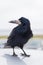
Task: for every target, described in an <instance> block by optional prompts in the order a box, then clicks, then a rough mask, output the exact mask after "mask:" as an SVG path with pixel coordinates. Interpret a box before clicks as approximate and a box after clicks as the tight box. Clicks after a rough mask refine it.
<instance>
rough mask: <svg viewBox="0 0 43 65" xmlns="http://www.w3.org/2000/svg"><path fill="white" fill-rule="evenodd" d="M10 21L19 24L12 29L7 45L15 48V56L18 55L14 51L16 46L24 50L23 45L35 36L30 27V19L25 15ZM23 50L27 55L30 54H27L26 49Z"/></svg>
mask: <svg viewBox="0 0 43 65" xmlns="http://www.w3.org/2000/svg"><path fill="white" fill-rule="evenodd" d="M10 23H16V24H19V25H18V26H17V27H15V28H14V29H13V30H12V32H11V34H10V35H9V37H8V40H7V43H6V45H5V46H11V48H13V56H14V55H16V54H15V52H14V48H15V46H18V47H20V48H21V49H22V50H23V46H24V45H25V44H26V42H27V41H28V40H29V39H30V38H31V37H32V36H33V33H32V30H31V27H30V21H29V20H28V19H27V18H25V17H21V18H19V19H18V20H14V21H10ZM23 52H24V55H25V56H30V55H27V54H26V53H25V51H24V50H23Z"/></svg>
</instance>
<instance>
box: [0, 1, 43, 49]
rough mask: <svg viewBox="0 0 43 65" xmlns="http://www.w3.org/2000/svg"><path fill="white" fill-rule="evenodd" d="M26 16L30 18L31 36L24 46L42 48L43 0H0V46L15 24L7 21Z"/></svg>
mask: <svg viewBox="0 0 43 65" xmlns="http://www.w3.org/2000/svg"><path fill="white" fill-rule="evenodd" d="M20 17H26V18H28V19H29V20H30V23H31V29H32V31H33V35H34V36H33V38H31V39H30V40H29V41H28V43H27V45H26V48H30V49H31V48H32V49H40V48H41V49H43V0H0V47H3V44H4V43H6V41H7V38H8V36H9V34H10V32H11V31H12V29H13V28H14V27H16V26H17V24H11V23H9V21H11V20H15V19H19V18H20Z"/></svg>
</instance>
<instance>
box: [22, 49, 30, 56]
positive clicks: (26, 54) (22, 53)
mask: <svg viewBox="0 0 43 65" xmlns="http://www.w3.org/2000/svg"><path fill="white" fill-rule="evenodd" d="M22 51H23V52H24V54H23V53H22V56H27V57H30V55H27V54H26V53H25V51H24V50H23V49H22Z"/></svg>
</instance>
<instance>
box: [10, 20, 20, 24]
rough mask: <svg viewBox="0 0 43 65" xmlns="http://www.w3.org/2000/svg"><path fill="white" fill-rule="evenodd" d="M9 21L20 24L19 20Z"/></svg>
mask: <svg viewBox="0 0 43 65" xmlns="http://www.w3.org/2000/svg"><path fill="white" fill-rule="evenodd" d="M9 23H16V24H21V22H20V21H19V20H14V21H9Z"/></svg>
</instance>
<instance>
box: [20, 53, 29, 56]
mask: <svg viewBox="0 0 43 65" xmlns="http://www.w3.org/2000/svg"><path fill="white" fill-rule="evenodd" d="M21 55H22V56H25V57H30V55H27V54H23V53H21Z"/></svg>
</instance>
